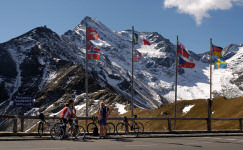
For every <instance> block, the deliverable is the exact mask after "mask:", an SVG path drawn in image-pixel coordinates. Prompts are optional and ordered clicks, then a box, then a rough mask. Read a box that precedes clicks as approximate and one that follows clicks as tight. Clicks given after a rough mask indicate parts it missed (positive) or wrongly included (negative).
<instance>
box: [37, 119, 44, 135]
mask: <svg viewBox="0 0 243 150" xmlns="http://www.w3.org/2000/svg"><path fill="white" fill-rule="evenodd" d="M43 131H44V127H43V122H40V123H39V124H38V135H39V136H40V137H41V136H42V135H43Z"/></svg>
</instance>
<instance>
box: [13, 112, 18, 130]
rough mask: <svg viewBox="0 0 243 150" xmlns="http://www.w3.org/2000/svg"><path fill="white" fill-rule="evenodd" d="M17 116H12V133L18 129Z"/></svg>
mask: <svg viewBox="0 0 243 150" xmlns="http://www.w3.org/2000/svg"><path fill="white" fill-rule="evenodd" d="M17 122H18V117H17V116H16V117H15V118H13V133H17V131H18V124H17Z"/></svg>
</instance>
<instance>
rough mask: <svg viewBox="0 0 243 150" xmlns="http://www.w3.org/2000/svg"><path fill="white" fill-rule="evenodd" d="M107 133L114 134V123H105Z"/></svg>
mask: <svg viewBox="0 0 243 150" xmlns="http://www.w3.org/2000/svg"><path fill="white" fill-rule="evenodd" d="M106 129H107V134H114V133H115V125H114V124H113V123H111V122H109V123H107V124H106Z"/></svg>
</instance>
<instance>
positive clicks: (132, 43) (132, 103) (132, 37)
mask: <svg viewBox="0 0 243 150" xmlns="http://www.w3.org/2000/svg"><path fill="white" fill-rule="evenodd" d="M133 36H134V27H133V26H132V81H131V82H132V89H131V90H132V91H131V92H132V100H131V103H132V111H131V112H132V114H131V115H132V116H131V117H133V99H134V98H133V95H134V90H133V70H134V68H133V63H134V62H133V59H134V58H133V49H134V41H133Z"/></svg>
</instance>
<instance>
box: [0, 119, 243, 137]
mask: <svg viewBox="0 0 243 150" xmlns="http://www.w3.org/2000/svg"><path fill="white" fill-rule="evenodd" d="M1 118H7V119H12V120H13V133H17V132H18V130H17V128H18V125H17V122H18V119H21V120H25V119H37V120H39V117H38V116H18V115H0V119H1ZM77 118H78V119H79V120H91V119H92V118H91V117H77ZM45 119H46V120H49V119H59V117H45ZM123 119H124V118H123V117H110V118H108V120H123ZM127 119H128V120H165V121H167V125H168V131H169V132H174V131H175V130H172V121H175V120H204V121H206V122H207V126H206V130H205V131H207V132H212V130H211V121H212V120H225V121H237V120H238V121H239V130H238V131H240V132H242V131H243V128H242V120H243V118H165V117H147V118H132V117H130V118H129V117H128V118H127ZM23 125H24V124H22V123H21V131H22V130H23V129H24V126H23ZM22 132H23V131H22Z"/></svg>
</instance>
